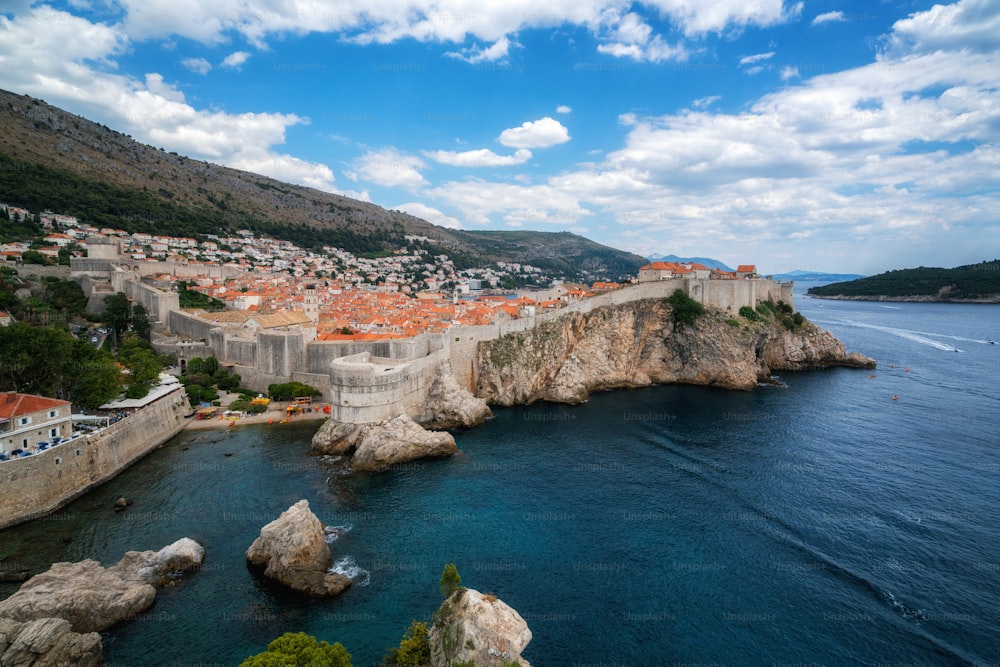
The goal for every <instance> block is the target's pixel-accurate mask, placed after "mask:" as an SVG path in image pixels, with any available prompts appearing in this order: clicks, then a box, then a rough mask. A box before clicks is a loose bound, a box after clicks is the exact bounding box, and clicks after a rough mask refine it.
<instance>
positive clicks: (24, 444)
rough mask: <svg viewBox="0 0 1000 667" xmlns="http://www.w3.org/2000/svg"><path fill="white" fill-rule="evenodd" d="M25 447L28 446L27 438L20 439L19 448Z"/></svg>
mask: <svg viewBox="0 0 1000 667" xmlns="http://www.w3.org/2000/svg"><path fill="white" fill-rule="evenodd" d="M27 448H28V439H27V438H25V439H23V440H21V449H27Z"/></svg>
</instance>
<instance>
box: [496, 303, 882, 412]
mask: <svg viewBox="0 0 1000 667" xmlns="http://www.w3.org/2000/svg"><path fill="white" fill-rule="evenodd" d="M476 362H477V363H476V368H477V376H476V386H477V392H476V393H477V395H478V396H479V397H480V398H483V399H484V400H486V401H487V402H488V403H490V404H495V405H505V406H509V405H517V404H523V403H531V402H533V401H538V400H548V401H558V402H567V403H577V402H581V401H583V400H585V399H586V398H587V396H588V395H589V394H590V393H591V392H593V391H596V390H600V389H611V388H616V387H642V386H648V385H650V384H668V383H682V384H699V385H712V386H718V387H727V388H731V389H752V388H753V387H755V386H756V385H757V384H758V383H759V382H766V381H768V379H769V378H770V376H771V374H772V373H773V372H774V371H781V370H805V369H815V368H824V367H829V366H850V367H860V368H873V367H874V365H875V362H874V361H872V360H871V359H868V358H867V357H863V356H861V355H856V354H847V353H846V352H845V350H844V346H843V345H842V344H841V343H840V342H839V341H838V340H837V339H836V338H834V337H833V335H831V334H830V333H829V332H826V331H823V330H821V329H819V328H818V327H816V326H814V325H812V324H810V323H809V322H805V323H804V324H803V325H802V326H801V327H799V328H798V329H797V330H796V331H789V330H788V329H787V328H785V327H784V326H783V325H782V324H781V323H780V322H779V321H778V320H777V319H776V318H775V319H770V320H767V321H762V322H753V323H751V322H748V321H747V320H745V319H743V318H739V319H733V318H732V317H731V316H730V315H729V314H726V313H724V312H722V311H718V310H714V309H709V310H708V311H707V312H706V313H705V314H703V315H701V316H700V317H698V318H697V319H696V320H695V322H694V324H692V325H687V326H682V327H677V326H675V325H674V323H673V318H672V311H671V308H670V306H669V305H667V304H666V303H665V301H664V300H663V299H645V300H640V301H633V302H629V303H625V304H621V305H615V306H605V307H601V308H596V309H594V310H593V311H591V312H588V313H578V312H572V313H567V314H566V315H565V316H563V317H560V318H557V319H554V320H550V321H547V322H544V323H542V324H540V325H539V326H538V327H536V328H534V329H530V330H528V331H524V332H521V333H514V334H508V335H506V336H502V337H500V338H497V339H495V340H492V341H484V342H482V343H480V345H479V351H478V358H477V360H476Z"/></svg>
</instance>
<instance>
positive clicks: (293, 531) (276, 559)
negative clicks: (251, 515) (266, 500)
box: [247, 500, 351, 596]
mask: <svg viewBox="0 0 1000 667" xmlns="http://www.w3.org/2000/svg"><path fill="white" fill-rule="evenodd" d="M247 560H248V561H249V562H250V563H251V564H253V565H258V566H264V567H265V569H264V574H265V575H266V576H268V577H270V578H272V579H275V580H276V581H280V582H281V583H283V584H285V585H286V586H289V587H290V588H293V589H295V590H297V591H302V592H303V593H309V594H310V595H319V596H326V595H337V594H339V593H341V592H342V591H343V590H344V589H345V588H347V587H348V586H350V585H351V580H350V579H349V578H348V577H345V576H344V575H342V574H338V573H336V572H329V571H328V570H329V569H330V566H331V565H332V564H333V556H332V555H331V554H330V546H329V545H328V544H327V543H326V539H325V535H324V533H323V524H322V523H321V522H320V520H319V519H318V518H316V515H315V514H313V513H312V512H311V511H310V510H309V501H308V500H300V501H299V502H297V503H295V504H294V505H292V506H291V507H289V508H288V509H287V510H285V511H284V512H282V513H281V516H279V517H278V518H277V519H275V520H274V521H272V522H271V523H269V524H267V525H266V526H264V527H263V528H262V529H261V531H260V537H258V538H257V539H256V540H254V543H253V544H251V545H250V548H249V549H247Z"/></svg>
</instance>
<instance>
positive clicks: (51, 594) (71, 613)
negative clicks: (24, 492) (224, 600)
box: [0, 537, 205, 667]
mask: <svg viewBox="0 0 1000 667" xmlns="http://www.w3.org/2000/svg"><path fill="white" fill-rule="evenodd" d="M204 558H205V549H204V547H202V546H201V545H200V544H198V543H197V542H195V541H194V540H192V539H190V538H186V537H185V538H183V539H180V540H178V541H176V542H174V543H173V544H170V545H168V546H165V547H163V548H162V549H160V550H159V551H142V552H139V551H129V552H127V553H126V554H125V556H124V557H123V558H122V559H121V560H120V561H119V562H118V563H117V564H115V565H112V566H111V567H107V568H105V567H102V566H101V564H100V563H98V562H97V561H94V560H84V561H80V562H78V563H53V564H52V567H50V568H49V569H48V570H46V571H45V572H42V573H40V574H37V575H35V576H34V577H31V578H30V579H29V580H28V581H27V582H26V583H25V584H23V585H22V586H21V588H20V589H19V590H18V591H17V592H16V593H14V594H13V595H11V596H10V597H9V598H7V599H6V600H4V601H3V602H0V665H11V666H15V665H16V666H17V667H49V666H56V665H74V666H75V667H97V665H100V664H102V662H103V643H102V640H101V635H100V634H99V633H100V632H102V631H103V630H107V629H108V628H110V627H112V626H113V625H116V624H117V623H120V622H121V621H126V620H130V619H136V618H139V617H140V616H141V614H142V612H144V611H145V610H146V609H148V608H149V607H150V606H151V605H152V604H153V602H154V600H155V599H156V591H157V589H159V588H163V587H164V586H167V585H169V584H171V583H172V582H174V581H176V580H177V579H178V577H180V576H181V575H182V574H183V573H185V572H188V571H191V570H196V569H197V568H199V567H200V566H201V563H202V560H204Z"/></svg>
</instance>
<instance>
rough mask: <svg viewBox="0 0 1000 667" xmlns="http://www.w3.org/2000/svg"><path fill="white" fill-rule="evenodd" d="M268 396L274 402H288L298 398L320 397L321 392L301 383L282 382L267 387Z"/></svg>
mask: <svg viewBox="0 0 1000 667" xmlns="http://www.w3.org/2000/svg"><path fill="white" fill-rule="evenodd" d="M267 393H268V395H269V396H270V397H271V398H272V399H273V400H275V401H290V400H292V399H293V398H296V397H298V396H322V395H323V392H321V391H320V390H319V389H316V388H315V387H312V386H310V385H307V384H303V383H301V382H284V383H281V384H270V385H268V386H267Z"/></svg>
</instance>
